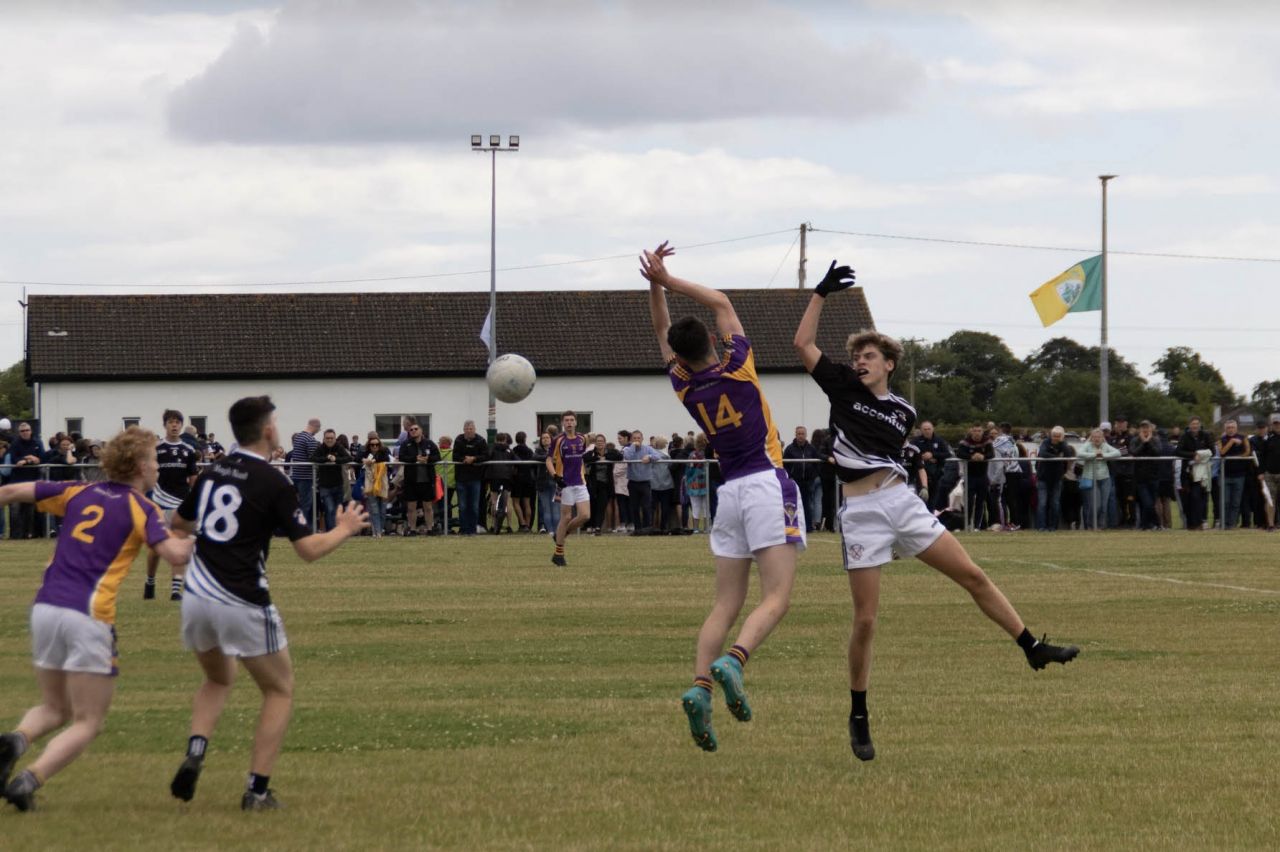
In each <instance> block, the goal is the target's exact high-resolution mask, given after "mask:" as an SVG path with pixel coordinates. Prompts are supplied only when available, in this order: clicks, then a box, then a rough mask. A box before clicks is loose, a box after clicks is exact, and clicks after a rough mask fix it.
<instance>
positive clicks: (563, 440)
mask: <svg viewBox="0 0 1280 852" xmlns="http://www.w3.org/2000/svg"><path fill="white" fill-rule="evenodd" d="M560 425H561V427H562V428H563V430H564V431H562V432H561V433H560V434H559V435H556V436H555V438H554V439H553V440H552V441H551V451H550V452H549V453H547V471H548V472H549V473H550V474H551V476H552V477H554V478H555V481H556V487H557V488H559V489H560V524H559V525H558V526H557V527H556V531H555V541H556V550H555V553H553V554H552V555H551V564H552V565H559V566H560V567H561V568H563V567H564V566H565V565H567V564H568V563H567V562H565V559H564V543H565V541H566V539H567V538H568V536H569V533H572V532H576V531H577V530H578V528H579V527H581V526H582V525H583V524H585V523H586V522H587V521H589V520H591V495H590V493H588V491H587V481H586V480H585V479H583V478H582V457H583V456H584V455H586V453H587V439H586V438H584V437H583V436H582V435H579V434H578V415H577V414H574V413H573V412H572V411H566V412H565V413H564V414H562V415H561V416H560ZM575 512H576V513H577V514H576V515H575V514H574V513H575Z"/></svg>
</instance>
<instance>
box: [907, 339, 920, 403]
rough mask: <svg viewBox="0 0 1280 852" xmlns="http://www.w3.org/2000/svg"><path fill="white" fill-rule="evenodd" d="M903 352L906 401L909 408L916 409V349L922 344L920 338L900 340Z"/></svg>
mask: <svg viewBox="0 0 1280 852" xmlns="http://www.w3.org/2000/svg"><path fill="white" fill-rule="evenodd" d="M902 343H903V347H902V348H903V350H904V352H905V354H906V356H907V388H908V391H907V400H908V401H909V402H910V403H911V407H912V408H915V407H916V347H917V346H919V345H920V344H921V343H924V338H922V337H904V338H902Z"/></svg>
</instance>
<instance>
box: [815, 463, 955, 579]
mask: <svg viewBox="0 0 1280 852" xmlns="http://www.w3.org/2000/svg"><path fill="white" fill-rule="evenodd" d="M836 519H837V520H838V521H839V528H840V545H841V548H842V549H843V551H844V567H845V570H846V571H852V570H853V569H855V568H874V567H877V566H879V565H885V564H887V563H888V562H890V561H891V560H892V559H893V551H894V550H895V549H896V550H897V551H898V554H899V555H900V556H904V557H908V556H915V555H917V554H919V553H921V552H922V551H924V550H926V549H927V548H928V547H929V546H930V545H931V544H933V543H934V542H935V541H937V540H938V537H939V536H940V535H942V534H943V533H944V532H946V531H947V530H946V527H944V526H943V525H942V522H941V521H939V520H938V519H937V518H936V517H935V516H934V514H933V512H930V511H929V507H928V506H926V505H925V504H924V501H923V500H921V499H920V498H919V497H917V496H916V494H915V492H914V491H912V490H911V489H910V488H907V487H906V486H905V485H902V484H898V485H891V486H889V487H888V488H883V489H880V490H879V491H872V492H870V493H869V494H860V495H858V496H857V497H846V498H844V504H843V505H841V507H840V509H839V511H837V512H836Z"/></svg>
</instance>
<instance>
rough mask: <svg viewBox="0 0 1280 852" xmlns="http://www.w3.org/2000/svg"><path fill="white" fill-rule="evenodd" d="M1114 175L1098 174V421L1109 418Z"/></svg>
mask: <svg viewBox="0 0 1280 852" xmlns="http://www.w3.org/2000/svg"><path fill="white" fill-rule="evenodd" d="M1115 177H1116V176H1115V175H1098V180H1100V181H1102V342H1101V345H1100V346H1099V347H1098V350H1099V353H1100V355H1099V360H1100V362H1101V363H1100V364H1099V365H1098V422H1099V423H1106V422H1107V421H1109V420H1110V419H1111V376H1110V373H1111V356H1110V355H1109V354H1108V352H1107V181H1109V180H1111V179H1113V178H1115Z"/></svg>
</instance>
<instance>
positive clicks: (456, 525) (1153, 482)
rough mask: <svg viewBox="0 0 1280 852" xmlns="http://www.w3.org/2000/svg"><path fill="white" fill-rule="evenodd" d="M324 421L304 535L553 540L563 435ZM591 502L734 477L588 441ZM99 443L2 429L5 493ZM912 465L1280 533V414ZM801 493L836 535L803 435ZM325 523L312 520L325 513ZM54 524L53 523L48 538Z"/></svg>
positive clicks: (593, 524)
mask: <svg viewBox="0 0 1280 852" xmlns="http://www.w3.org/2000/svg"><path fill="white" fill-rule="evenodd" d="M321 427H322V424H321V422H320V420H318V419H312V420H310V421H308V423H307V424H306V425H305V426H304V427H303V428H302V429H300V430H298V431H297V432H296V433H294V434H293V436H292V438H291V440H290V442H289V446H288V447H287V448H281V449H280V450H279V451H277V453H276V455H275V457H274V458H273V459H272V460H271V461H272V462H273V463H275V464H277V465H280V466H281V468H282V470H283V471H284V472H285V473H287V475H288V476H289V477H290V478H291V479H292V480H293V482H294V484H295V486H296V487H297V490H298V496H299V502H300V504H301V506H302V510H303V512H304V514H305V515H306V516H307V520H308V523H311V524H314V525H315V526H316V527H317V528H328V527H331V526H332V525H333V523H334V517H335V513H336V511H337V507H338V506H339V505H340V504H342V503H345V502H347V501H349V500H353V499H354V500H356V501H359V502H362V503H364V504H365V506H366V507H367V508H368V510H369V515H370V521H371V535H373V536H374V537H375V538H381V537H382V536H384V535H402V536H416V535H425V536H432V535H439V534H441V533H442V532H443V531H444V530H445V525H446V524H447V525H449V526H448V529H449V531H450V532H457V533H461V534H463V535H476V534H501V533H506V532H511V533H535V532H536V533H546V532H548V531H551V530H554V529H555V526H556V523H557V522H558V520H559V516H560V503H559V497H558V492H557V489H556V484H555V480H554V478H553V477H552V476H551V475H550V473H549V472H548V470H547V466H546V459H547V455H548V453H549V452H550V449H551V444H552V440H553V438H554V437H555V435H556V432H557V430H556V427H554V426H551V427H548V429H547V431H545V432H543V433H541V434H540V435H538V436H537V437H536V439H535V440H533V441H532V443H530V441H529V440H528V438H529V436H528V435H527V434H526V433H524V432H517V433H515V435H514V436H512V435H510V434H508V433H506V432H500V433H498V434H497V436H496V438H495V440H494V442H493V444H492V445H490V444H489V442H488V441H487V440H486V438H485V437H484V436H483V435H481V434H480V433H479V432H478V431H477V430H476V426H475V423H474V422H472V421H467V422H466V423H465V424H464V425H463V428H462V431H461V432H460V433H459V434H457V435H456V436H452V437H450V436H448V435H441V436H439V437H438V438H436V439H434V440H433V439H432V438H431V437H430V436H428V435H426V434H425V432H424V430H423V428H422V427H421V426H420V425H419V424H418V423H417V421H416V420H415V419H414V418H412V417H406V418H404V419H403V422H402V429H401V432H400V434H399V436H398V437H397V438H396V439H395V440H394V441H392V440H390V439H384V438H382V437H380V436H379V435H378V434H377V433H376V432H369V433H368V434H367V435H366V436H365V437H364V438H363V440H362V439H361V437H360V436H359V435H358V434H353V435H350V436H348V435H347V434H343V433H339V432H337V431H336V430H334V429H331V428H330V429H322V428H321ZM586 438H587V441H588V447H589V450H588V454H587V456H586V458H585V459H584V463H585V466H584V470H585V476H586V481H587V488H588V493H589V494H590V507H591V517H590V520H589V521H588V523H587V525H586V527H585V528H584V529H585V530H586V531H587V532H590V533H594V534H596V535H602V534H605V533H616V534H621V533H630V534H634V535H661V534H668V535H677V534H691V533H704V532H706V531H708V530H709V528H710V523H711V520H712V519H713V518H714V516H715V511H716V490H717V488H718V486H719V485H720V483H721V482H722V479H721V477H720V471H719V467H718V465H716V464H715V463H714V455H713V454H712V453H710V450H709V448H708V444H707V439H706V436H705V435H702V434H695V433H694V432H687V433H685V434H679V433H673V434H672V435H670V436H669V437H668V436H665V435H652V436H645V435H644V434H643V433H642V432H641V431H639V430H627V429H623V430H620V431H618V432H617V433H616V434H615V435H614V440H610V439H609V436H608V435H606V434H604V433H593V434H587V435H586ZM182 440H183V441H186V442H187V443H189V444H190V445H191V446H192V447H193V448H195V449H196V450H198V451H199V452H200V454H201V458H202V460H203V461H204V462H205V463H207V462H211V461H214V460H216V459H218V458H220V457H221V456H222V455H223V454H224V453H225V452H226V450H225V449H224V447H223V446H222V445H221V444H220V443H218V441H217V440H216V438H215V436H214V435H213V434H212V433H210V434H208V435H200V434H198V433H197V432H196V430H195V429H194V427H190V426H189V427H187V429H186V431H185V432H184V433H183V435H182ZM100 447H101V444H100V442H98V441H96V440H90V439H87V438H84V437H83V436H80V435H76V434H71V435H68V434H64V433H61V432H60V433H57V434H55V435H53V436H52V437H50V438H49V439H48V441H47V442H41V441H40V439H39V438H38V436H36V435H34V434H33V433H32V428H31V426H30V424H28V423H17V424H13V425H12V426H11V427H9V428H5V429H0V482H24V481H31V480H35V479H40V478H48V479H54V480H62V479H79V480H86V481H91V480H95V479H97V478H99V476H100V473H99V470H98V466H97V459H98V453H99V450H100ZM904 455H905V462H906V465H907V467H908V472H909V475H910V477H911V484H912V486H913V487H918V488H919V490H920V493H921V498H922V499H923V500H925V501H926V502H927V503H928V504H929V506H930V507H931V508H932V509H933V510H934V511H935V512H937V513H938V514H939V515H940V516H942V517H943V519H944V521H946V522H948V523H949V524H950V525H952V526H955V527H962V526H966V525H967V526H969V527H970V528H972V529H977V530H1004V531H1017V530H1021V529H1035V530H1041V531H1052V530H1058V529H1095V528H1096V529H1145V530H1159V529H1171V528H1173V526H1174V523H1175V515H1174V513H1173V507H1174V506H1176V507H1178V509H1179V512H1178V516H1180V517H1181V524H1182V526H1183V527H1184V528H1185V529H1190V530H1202V529H1208V528H1210V527H1211V526H1214V527H1217V526H1221V527H1224V528H1226V529H1235V528H1237V527H1245V528H1249V527H1252V528H1266V529H1270V530H1274V529H1275V512H1274V507H1275V505H1276V503H1277V501H1278V500H1280V414H1276V415H1272V416H1271V417H1270V418H1269V419H1268V420H1267V421H1264V422H1260V423H1258V424H1257V430H1256V433H1255V434H1253V435H1244V434H1241V433H1240V430H1239V427H1238V424H1237V423H1236V422H1235V421H1234V420H1228V421H1226V422H1225V423H1224V424H1223V428H1222V433H1221V435H1219V436H1218V437H1216V438H1215V436H1214V435H1212V434H1210V433H1209V431H1208V430H1206V429H1204V428H1203V426H1202V424H1201V422H1200V420H1199V419H1198V418H1192V419H1191V420H1190V421H1189V423H1188V424H1187V427H1186V428H1185V429H1182V428H1181V427H1176V426H1175V427H1173V428H1171V429H1169V430H1167V431H1166V430H1164V429H1161V428H1159V427H1157V426H1156V425H1155V424H1153V423H1151V422H1149V421H1146V420H1143V421H1140V422H1137V423H1133V424H1130V422H1129V421H1128V420H1127V418H1125V417H1124V416H1117V417H1116V418H1115V422H1114V424H1112V423H1102V424H1100V425H1099V427H1098V428H1096V429H1093V430H1092V431H1091V432H1089V433H1088V434H1087V435H1084V436H1076V435H1074V434H1071V433H1067V432H1066V431H1065V430H1064V429H1063V428H1062V427H1060V426H1055V427H1053V428H1051V429H1048V430H1046V431H1045V432H1044V433H1040V434H1035V435H1032V434H1029V433H1027V432H1025V431H1022V432H1015V431H1014V430H1013V429H1012V427H1011V426H1010V425H1009V424H1007V423H1002V424H999V425H997V424H994V423H987V424H974V425H973V426H972V427H970V428H969V429H968V430H967V432H966V433H965V435H964V437H963V438H961V439H960V440H959V441H957V442H956V443H955V445H954V446H953V445H951V444H950V443H948V442H947V441H946V440H945V439H944V438H943V437H942V436H941V435H939V434H937V432H936V431H935V429H934V426H933V424H932V423H930V422H929V421H923V422H921V423H920V426H919V429H917V431H916V433H915V434H914V435H913V436H912V437H911V440H910V442H909V447H908V452H906V453H905V454H904ZM782 456H783V460H784V461H783V464H784V467H785V468H786V470H787V473H788V474H789V475H790V476H791V478H792V479H793V480H794V481H795V482H796V483H797V485H798V486H799V492H800V497H801V501H802V503H803V507H804V516H805V519H806V523H807V524H808V527H809V530H810V531H815V530H827V531H830V530H832V529H834V516H835V511H836V508H837V504H838V497H837V495H838V493H839V484H838V482H837V480H836V476H835V463H834V458H833V453H832V447H831V439H830V437H828V435H827V433H826V431H825V430H822V429H816V430H814V432H813V434H812V437H811V436H810V434H809V431H808V430H807V429H806V428H805V427H803V426H799V427H796V429H795V433H794V435H793V438H792V440H791V441H790V442H788V443H787V444H786V445H785V447H783V450H782ZM313 512H314V517H313ZM46 524H48V525H49V526H46ZM53 532H56V519H54V518H46V517H44V516H42V515H40V514H39V513H37V512H36V511H35V507H34V506H33V505H31V504H23V505H15V506H13V507H11V508H10V512H9V514H8V516H7V517H5V516H4V515H3V513H0V538H2V537H4V536H5V535H6V533H7V535H8V536H9V537H10V538H33V537H39V536H43V535H45V534H52V533H53Z"/></svg>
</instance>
